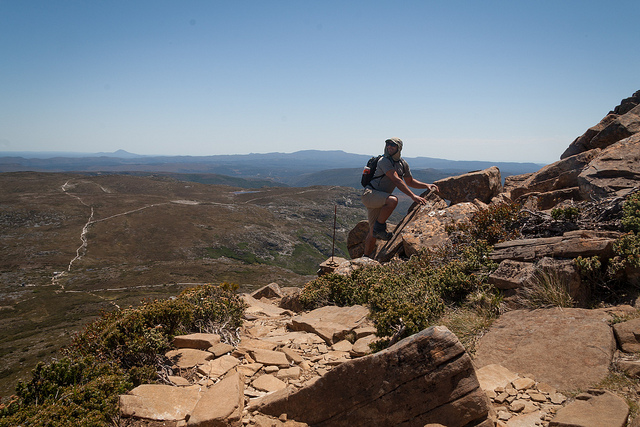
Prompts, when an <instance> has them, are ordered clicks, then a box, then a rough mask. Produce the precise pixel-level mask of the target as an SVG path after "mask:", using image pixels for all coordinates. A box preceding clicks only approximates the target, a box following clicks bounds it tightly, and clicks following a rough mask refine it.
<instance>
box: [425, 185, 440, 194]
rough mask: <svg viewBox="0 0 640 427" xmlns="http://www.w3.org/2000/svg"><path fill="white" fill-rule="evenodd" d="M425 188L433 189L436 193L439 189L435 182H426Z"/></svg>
mask: <svg viewBox="0 0 640 427" xmlns="http://www.w3.org/2000/svg"><path fill="white" fill-rule="evenodd" d="M427 189H428V190H429V191H434V192H436V193H437V192H438V191H440V189H439V188H438V186H437V185H435V184H427Z"/></svg>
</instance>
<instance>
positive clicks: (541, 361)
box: [475, 308, 615, 390]
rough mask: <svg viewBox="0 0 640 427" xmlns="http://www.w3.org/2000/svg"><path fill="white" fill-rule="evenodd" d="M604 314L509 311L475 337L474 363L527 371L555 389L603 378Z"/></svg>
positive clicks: (607, 347) (609, 354) (608, 340)
mask: <svg viewBox="0 0 640 427" xmlns="http://www.w3.org/2000/svg"><path fill="white" fill-rule="evenodd" d="M608 320H609V316H608V315H607V314H606V313H602V312H597V311H592V310H584V309H578V308H563V309H557V308H553V309H539V310H533V311H529V310H514V311H510V312H507V313H505V314H503V315H502V316H500V318H498V319H497V320H496V321H495V322H494V323H493V325H492V326H491V327H490V329H489V331H488V332H487V333H486V334H485V335H484V336H483V337H482V338H480V340H479V342H478V345H477V351H476V358H475V364H476V366H477V367H483V366H486V365H489V364H496V363H497V364H500V365H502V366H504V367H505V368H507V369H509V370H511V371H513V372H530V373H532V374H533V375H534V376H535V378H537V379H538V380H539V381H543V382H545V383H548V384H550V385H552V386H553V387H556V388H557V389H560V390H573V389H578V388H586V387H589V386H591V385H592V384H595V383H597V382H599V381H601V380H602V379H604V378H605V377H606V376H607V374H608V372H609V365H610V363H611V360H612V359H613V353H614V351H615V341H614V338H613V332H612V331H611V328H610V327H609V325H608V323H607V322H608Z"/></svg>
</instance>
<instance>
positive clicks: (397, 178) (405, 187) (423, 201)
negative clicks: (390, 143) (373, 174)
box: [385, 169, 438, 205]
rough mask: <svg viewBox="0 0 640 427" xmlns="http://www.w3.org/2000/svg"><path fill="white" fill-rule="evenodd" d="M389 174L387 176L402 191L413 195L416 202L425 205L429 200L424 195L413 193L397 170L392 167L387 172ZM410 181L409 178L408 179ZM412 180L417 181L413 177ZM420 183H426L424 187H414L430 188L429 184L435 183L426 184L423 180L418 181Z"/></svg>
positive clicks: (412, 197) (410, 195)
mask: <svg viewBox="0 0 640 427" xmlns="http://www.w3.org/2000/svg"><path fill="white" fill-rule="evenodd" d="M385 175H387V177H388V178H389V179H390V180H391V181H393V183H394V184H395V185H396V187H398V189H400V191H402V192H403V193H404V194H406V195H407V196H409V197H411V200H413V201H414V202H416V203H418V204H421V205H424V204H426V203H427V200H426V199H425V198H423V197H420V196H417V195H415V194H414V193H413V191H411V189H410V188H409V186H408V185H407V183H405V182H404V181H403V180H402V178H400V176H398V173H397V172H396V171H395V169H391V170H389V171H387V173H386V174H385ZM407 181H408V180H407ZM411 182H412V183H413V182H416V180H415V179H411ZM417 182H418V183H419V184H423V185H425V186H424V187H414V188H429V187H428V185H433V184H425V183H423V182H420V181H417ZM435 188H436V189H437V188H438V187H437V186H435Z"/></svg>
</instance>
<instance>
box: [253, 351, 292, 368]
mask: <svg viewBox="0 0 640 427" xmlns="http://www.w3.org/2000/svg"><path fill="white" fill-rule="evenodd" d="M250 353H251V357H252V358H253V360H255V361H256V362H257V363H262V364H263V365H273V366H280V367H283V368H286V367H288V366H289V359H287V355H286V354H284V353H283V352H281V351H272V350H263V349H255V350H251V352H250Z"/></svg>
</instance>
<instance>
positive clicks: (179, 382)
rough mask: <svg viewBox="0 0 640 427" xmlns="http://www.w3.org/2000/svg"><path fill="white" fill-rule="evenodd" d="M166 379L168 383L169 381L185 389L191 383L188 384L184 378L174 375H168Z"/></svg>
mask: <svg viewBox="0 0 640 427" xmlns="http://www.w3.org/2000/svg"><path fill="white" fill-rule="evenodd" d="M167 379H168V380H169V381H171V382H172V383H173V384H175V385H177V386H179V387H186V386H190V385H191V383H190V382H189V380H187V379H186V378H183V377H177V376H175V375H169V376H168V377H167Z"/></svg>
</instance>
